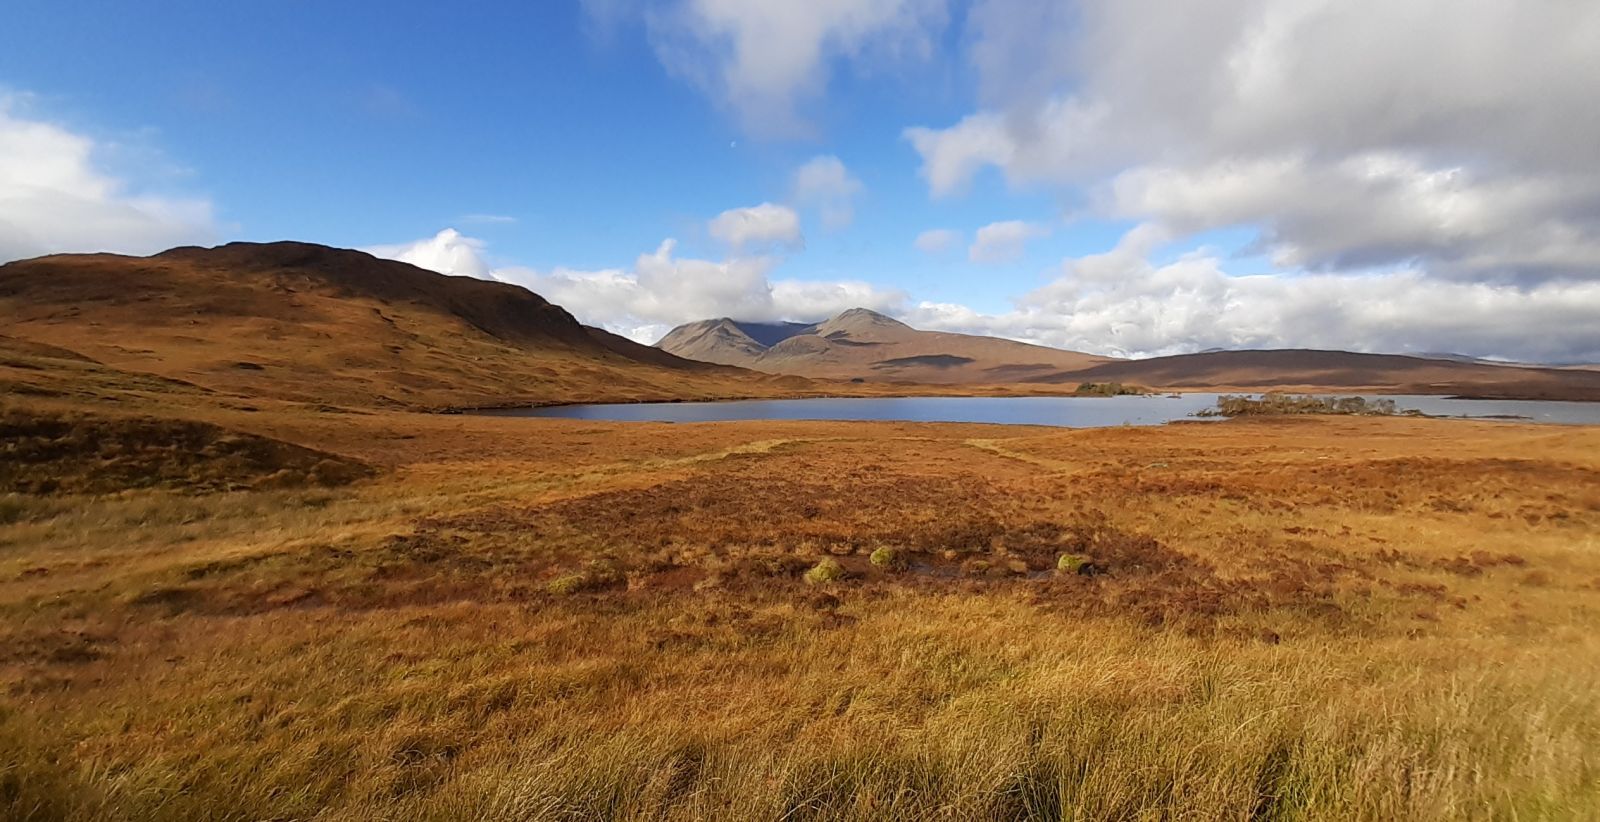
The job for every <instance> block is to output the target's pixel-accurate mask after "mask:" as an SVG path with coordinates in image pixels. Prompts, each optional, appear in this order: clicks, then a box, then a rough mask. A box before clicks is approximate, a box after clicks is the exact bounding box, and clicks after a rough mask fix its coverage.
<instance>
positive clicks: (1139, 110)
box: [906, 0, 1600, 283]
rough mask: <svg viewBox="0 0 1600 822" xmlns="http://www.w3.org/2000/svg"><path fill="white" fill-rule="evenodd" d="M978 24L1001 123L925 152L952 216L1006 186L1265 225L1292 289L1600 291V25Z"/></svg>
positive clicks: (1260, 0) (1207, 8)
mask: <svg viewBox="0 0 1600 822" xmlns="http://www.w3.org/2000/svg"><path fill="white" fill-rule="evenodd" d="M968 19H969V27H970V30H969V32H968V34H969V37H970V38H971V43H972V45H971V50H970V55H969V56H970V58H971V60H972V63H973V65H974V66H975V67H976V69H977V71H978V74H979V88H980V89H981V90H982V106H981V107H980V108H979V110H978V111H975V112H974V113H972V114H971V115H969V116H967V117H965V118H963V119H962V120H960V121H959V122H957V123H956V124H954V125H952V126H950V127H948V128H942V129H930V128H912V129H908V130H907V131H906V137H907V139H908V140H910V142H911V143H912V145H913V147H914V148H916V150H917V151H918V152H919V153H920V155H921V156H922V161H923V163H922V174H923V176H924V178H925V179H926V180H927V182H928V186H929V190H930V192H931V193H932V194H933V195H935V196H945V195H949V194H952V193H956V192H959V191H960V190H962V188H963V187H964V186H965V185H966V184H967V183H968V182H969V181H970V180H971V179H972V177H973V176H974V175H975V174H976V173H978V172H979V171H980V170H981V169H983V168H986V167H994V168H996V169H998V170H999V171H1000V172H1001V173H1003V174H1004V175H1005V176H1006V178H1007V179H1008V180H1009V181H1010V182H1011V183H1012V184H1014V185H1029V184H1044V185H1060V186H1069V187H1076V186H1087V187H1089V188H1090V189H1091V191H1095V192H1097V193H1098V198H1099V202H1100V203H1101V204H1102V206H1104V207H1105V208H1106V209H1107V210H1109V211H1112V212H1115V213H1116V214H1118V215H1120V216H1124V217H1132V218H1134V219H1156V220H1163V221H1166V222H1168V223H1170V224H1171V226H1172V227H1173V228H1174V229H1176V230H1179V231H1189V232H1192V231H1199V230H1204V229H1207V228H1214V227H1222V226H1229V225H1247V226H1252V227H1254V228H1256V229H1258V230H1259V231H1260V232H1261V243H1262V246H1263V248H1264V249H1265V250H1268V251H1270V252H1272V253H1273V254H1274V255H1275V256H1276V257H1277V258H1278V259H1279V260H1281V261H1282V263H1283V264H1284V265H1285V266H1291V267H1293V266H1304V267H1308V268H1311V269H1314V270H1319V271H1339V270H1356V269H1361V268H1367V267H1371V266H1397V265H1398V266H1410V267H1414V268H1415V269H1416V270H1418V271H1420V272H1421V273H1423V274H1425V275H1430V276H1441V277H1449V278H1451V279H1454V280H1463V279H1465V280H1478V281H1492V282H1508V281H1519V282H1524V283H1528V282H1536V281H1541V280H1543V279H1546V278H1592V277H1596V276H1600V243H1597V242H1596V241H1595V240H1594V239H1593V238H1595V237H1597V236H1600V171H1596V169H1600V93H1597V92H1596V87H1595V85H1594V83H1593V79H1592V78H1594V77H1596V76H1600V49H1597V48H1595V47H1594V44H1595V43H1597V42H1600V5H1596V4H1593V3H1533V4H1529V3H1517V2H1511V1H1510V0H1487V1H1486V2H1481V3H1474V4H1471V7H1470V8H1463V7H1461V5H1460V4H1458V3H1452V2H1449V0H1416V1H1415V2H1407V3H1393V2H1388V0H1347V1H1346V2H1339V3H1333V2H1323V1H1318V0H1218V2H1214V3H1205V4H1179V5H1177V6H1174V5H1172V4H1170V3H1166V2H1161V1H1160V0H1085V2H1083V3H1082V4H1081V5H1080V6H1079V7H1077V8H1076V9H1074V10H1073V12H1072V13H1062V14H1054V13H1044V12H1043V11H1042V10H1041V8H1040V5H1039V4H1038V3H1037V2H1033V0H983V2H980V3H978V4H977V6H976V7H975V8H974V9H973V10H972V12H971V14H970V15H969V18H968ZM1351 55H1360V59H1351Z"/></svg>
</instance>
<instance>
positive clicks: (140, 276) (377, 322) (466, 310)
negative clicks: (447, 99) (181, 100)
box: [0, 242, 803, 407]
mask: <svg viewBox="0 0 1600 822" xmlns="http://www.w3.org/2000/svg"><path fill="white" fill-rule="evenodd" d="M0 316H4V317H6V318H7V323H6V328H5V334H6V335H7V337H8V338H9V339H8V340H7V346H6V348H7V350H11V351H23V350H24V349H28V351H31V353H32V354H39V353H41V352H43V353H47V354H48V353H50V352H56V354H57V355H76V356H80V357H84V358H88V359H90V360H93V361H94V362H96V363H98V364H100V365H102V366H106V367H108V368H110V369H116V370H118V371H121V372H136V373H140V374H147V375H155V376H157V377H161V378H166V379H167V380H175V381H178V382H180V383H183V384H189V385H192V386H194V387H196V388H197V389H198V390H202V391H209V392H217V393H222V394H238V395H244V396H250V397H270V398H276V399H281V400H292V401H300V402H311V403H333V404H356V405H366V404H387V405H397V406H406V407H438V406H448V405H475V404H506V403H517V402H527V403H535V402H545V403H547V402H575V401H601V400H612V401H622V400H630V399H641V398H649V399H661V398H685V399H689V398H712V397H724V396H772V395H781V394H784V393H790V392H792V391H794V390H795V389H796V388H799V387H803V382H800V381H796V380H793V379H792V378H791V379H786V380H778V379H774V378H772V377H768V376H764V375H758V374H752V373H750V372H748V371H742V370H739V369H734V368H728V367H724V366H717V365H711V364H707V363H702V362H696V361H692V360H686V359H683V358H680V357H676V356H673V355H671V354H669V353H667V352H664V351H661V350H660V349H656V348H652V347H649V346H644V345H639V344H638V343H635V342H632V341H631V340H627V339H624V338H622V337H618V336H616V335H614V334H610V333H608V332H605V331H602V330H599V329H595V328H590V327H587V326H584V325H582V324H580V323H579V322H578V321H577V320H575V319H574V318H573V317H572V315H571V314H568V313H567V312H566V311H565V310H564V309H562V308H561V307H560V306H557V305H553V304H551V303H549V302H548V301H546V300H545V299H544V298H542V297H540V296H539V295H537V294H534V293H532V292H530V291H528V290H526V289H523V288H521V287H519V286H515V285H509V284H506V283H498V282H488V281H483V280H477V279H472V278H468V277H449V276H445V275H443V274H437V273H434V272H432V271H427V270H424V269H421V268H417V267H416V266H412V265H408V264H406V263H400V262H394V261H391V260H381V259H378V258H376V257H373V256H372V255H370V254H366V253H363V252H359V251H349V250H344V249H335V248H328V247H325V246H318V245H311V244H307V243H293V242H283V243H266V244H258V243H232V244H229V245H225V246H221V247H218V248H209V249H208V248H177V249H172V250H171V251H167V252H164V253H161V254H157V255H154V256H151V257H125V256H119V255H112V254H89V255H56V256H50V257H41V258H38V259H34V260H24V261H19V262H14V263H10V264H7V265H4V266H0ZM24 353H27V352H24Z"/></svg>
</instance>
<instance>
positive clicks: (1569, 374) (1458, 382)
mask: <svg viewBox="0 0 1600 822" xmlns="http://www.w3.org/2000/svg"><path fill="white" fill-rule="evenodd" d="M1039 379H1040V380H1041V381H1043V382H1055V383H1078V382H1085V381H1090V382H1098V381H1119V382H1127V383H1135V384H1138V385H1148V386H1158V387H1161V388H1172V389H1187V390H1203V391H1214V390H1247V391H1270V390H1289V391H1331V392H1340V391H1345V392H1349V391H1363V392H1377V393H1388V394H1457V395H1462V396H1473V397H1486V398H1507V399H1509V398H1520V399H1551V400H1600V372H1595V371H1589V370H1584V369H1570V368H1544V367H1536V366H1524V365H1509V364H1508V365H1497V364H1489V363H1485V362H1461V361H1457V360H1442V359H1425V358H1421V357H1408V356H1402V355H1397V354H1359V353H1354V352H1350V351H1316V350H1309V349H1281V350H1264V351H1208V352H1205V353H1201V354H1182V355H1177V356H1171V357H1152V358H1150V359H1143V360H1119V361H1115V362H1108V363H1102V364H1100V365H1095V366H1092V367H1089V368H1084V369H1080V370H1076V371H1067V372H1062V373H1059V374H1053V375H1050V376H1048V377H1041V378H1039Z"/></svg>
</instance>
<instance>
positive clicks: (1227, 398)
mask: <svg viewBox="0 0 1600 822" xmlns="http://www.w3.org/2000/svg"><path fill="white" fill-rule="evenodd" d="M1398 413H1401V412H1400V410H1399V407H1398V406H1396V405H1395V401H1394V400H1391V399H1377V400H1369V399H1367V398H1366V397H1319V396H1314V395H1310V394H1305V395H1298V396H1297V395H1294V394H1280V393H1267V394H1263V395H1261V396H1260V397H1259V398H1257V397H1251V396H1239V395H1231V394H1230V395H1223V396H1221V397H1218V398H1217V407H1216V408H1207V409H1204V410H1202V411H1199V412H1198V413H1197V414H1196V416H1201V417H1275V416H1285V415H1291V414H1342V415H1348V416H1362V417H1390V416H1394V415H1395V414H1398ZM1405 413H1408V414H1411V413H1413V412H1405Z"/></svg>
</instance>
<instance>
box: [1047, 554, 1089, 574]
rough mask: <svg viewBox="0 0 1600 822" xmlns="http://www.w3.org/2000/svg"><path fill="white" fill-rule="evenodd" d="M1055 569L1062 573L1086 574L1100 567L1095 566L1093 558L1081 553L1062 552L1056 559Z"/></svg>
mask: <svg viewBox="0 0 1600 822" xmlns="http://www.w3.org/2000/svg"><path fill="white" fill-rule="evenodd" d="M1056 570H1057V571H1060V572H1061V573H1063V574H1082V575H1084V576H1088V575H1090V574H1094V573H1098V572H1099V570H1100V569H1099V568H1097V567H1095V564H1094V560H1092V559H1090V558H1089V557H1086V556H1084V555H1083V554H1062V555H1061V558H1060V559H1058V560H1056Z"/></svg>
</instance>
